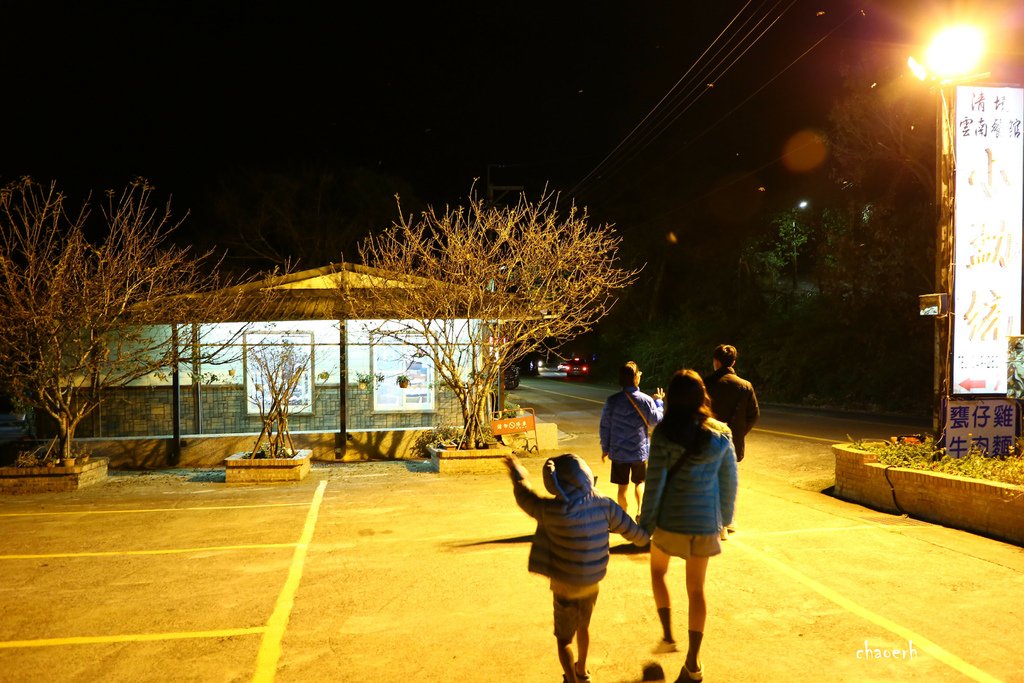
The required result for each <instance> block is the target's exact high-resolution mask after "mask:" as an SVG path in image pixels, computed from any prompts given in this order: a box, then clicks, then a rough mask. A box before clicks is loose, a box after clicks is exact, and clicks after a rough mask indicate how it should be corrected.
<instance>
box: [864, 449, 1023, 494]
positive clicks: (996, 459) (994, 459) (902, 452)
mask: <svg viewBox="0 0 1024 683" xmlns="http://www.w3.org/2000/svg"><path fill="white" fill-rule="evenodd" d="M851 441H852V442H853V445H854V446H856V447H858V448H861V449H863V450H866V451H871V452H872V453H875V454H876V456H877V457H878V462H879V464H882V465H888V466H891V467H905V468H908V469H914V470H928V471H931V472H943V473H945V474H953V475H957V476H961V477H971V478H974V479H987V480H989V481H999V482H1003V483H1006V484H1018V485H1021V486H1024V456H1021V455H1020V449H1019V448H1018V449H1017V453H1016V454H1013V455H1005V456H991V455H985V454H984V453H982V452H981V451H978V450H976V449H971V450H970V451H969V452H968V453H967V455H963V456H960V457H955V456H952V455H948V454H947V453H946V451H945V450H944V449H942V448H936V447H935V443H934V442H933V441H932V440H931V439H925V440H924V441H922V442H920V443H913V442H900V443H891V442H888V441H885V442H874V443H865V442H858V441H853V440H852V439H851Z"/></svg>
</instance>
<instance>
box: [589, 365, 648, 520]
mask: <svg viewBox="0 0 1024 683" xmlns="http://www.w3.org/2000/svg"><path fill="white" fill-rule="evenodd" d="M641 375H643V373H642V372H640V369H639V368H638V367H637V365H636V363H634V362H633V361H629V362H627V363H625V364H624V365H623V366H622V367H621V368H619V386H621V387H622V391H620V392H617V393H614V394H612V395H611V396H609V397H608V399H607V400H606V401H605V402H604V409H603V410H602V411H601V426H600V435H601V462H604V461H605V460H607V459H609V458H611V461H612V473H611V482H612V483H613V484H616V485H618V487H619V491H618V498H617V500H618V503H619V506H620V507H621V508H622V509H623V510H626V511H627V512H628V511H629V504H628V503H627V501H626V492H627V491H628V490H629V482H630V480H632V481H633V486H634V489H635V491H634V492H635V494H636V511H637V514H638V515H639V514H640V501H642V500H643V497H644V481H646V479H647V455H648V452H649V450H650V434H651V431H652V430H653V429H654V428H655V427H656V426H657V424H658V423H659V422H661V418H662V416H663V415H664V411H663V409H662V405H663V404H662V402H661V399H662V398H663V396H664V394H663V393H662V391H661V388H660V387H659V388H658V390H657V391H655V392H654V395H653V396H648V395H647V394H645V393H644V392H642V391H640V376H641Z"/></svg>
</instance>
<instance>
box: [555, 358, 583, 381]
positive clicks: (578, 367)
mask: <svg viewBox="0 0 1024 683" xmlns="http://www.w3.org/2000/svg"><path fill="white" fill-rule="evenodd" d="M558 369H559V370H560V371H562V372H564V373H565V376H566V377H586V376H587V375H589V374H590V363H589V362H587V361H585V360H584V359H582V358H570V359H569V360H565V361H562V362H561V363H559V364H558Z"/></svg>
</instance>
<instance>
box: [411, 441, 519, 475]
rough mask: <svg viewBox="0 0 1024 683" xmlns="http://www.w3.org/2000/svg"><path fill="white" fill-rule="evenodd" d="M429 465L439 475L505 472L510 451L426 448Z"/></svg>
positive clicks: (502, 447)
mask: <svg viewBox="0 0 1024 683" xmlns="http://www.w3.org/2000/svg"><path fill="white" fill-rule="evenodd" d="M427 450H429V451H430V463H431V465H433V467H434V471H435V472H438V473H440V474H488V473H491V472H507V470H506V469H505V462H504V459H505V456H506V455H511V453H512V449H511V448H507V447H505V446H496V447H494V448H473V449H462V450H455V449H448V450H445V449H440V448H428V449H427Z"/></svg>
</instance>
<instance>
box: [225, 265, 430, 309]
mask: <svg viewBox="0 0 1024 683" xmlns="http://www.w3.org/2000/svg"><path fill="white" fill-rule="evenodd" d="M382 280H383V281H386V282H388V283H394V285H395V286H396V287H397V286H403V285H405V286H408V285H410V284H413V283H414V280H415V278H412V277H408V276H400V275H398V276H396V275H393V274H389V273H385V272H384V271H381V270H378V269H376V268H370V267H367V266H362V265H358V264H354V263H332V264H330V265H327V266H323V267H321V268H313V269H310V270H303V271H300V272H296V273H288V274H285V275H279V276H274V277H269V278H266V279H263V280H259V281H256V282H251V283H247V284H244V285H237V286H235V287H228V288H226V289H223V290H220V291H218V292H213V293H211V294H209V295H208V296H210V297H215V298H223V299H224V302H225V310H230V311H231V313H230V314H229V315H227V316H225V317H224V318H223V319H222V320H221V322H267V321H273V320H343V319H346V318H353V317H355V316H354V315H353V311H355V310H357V309H358V308H360V307H359V306H357V304H358V303H359V302H358V301H356V299H359V298H360V292H361V291H365V290H366V288H367V287H368V286H370V285H371V283H372V284H379V283H380V282H381V281H382ZM380 315H381V317H386V314H385V312H384V311H381V312H380Z"/></svg>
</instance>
